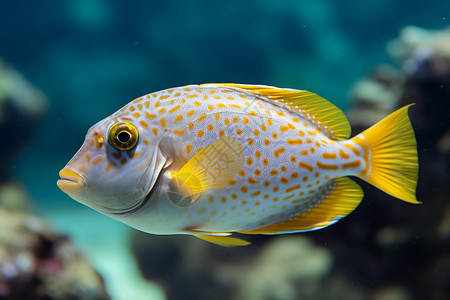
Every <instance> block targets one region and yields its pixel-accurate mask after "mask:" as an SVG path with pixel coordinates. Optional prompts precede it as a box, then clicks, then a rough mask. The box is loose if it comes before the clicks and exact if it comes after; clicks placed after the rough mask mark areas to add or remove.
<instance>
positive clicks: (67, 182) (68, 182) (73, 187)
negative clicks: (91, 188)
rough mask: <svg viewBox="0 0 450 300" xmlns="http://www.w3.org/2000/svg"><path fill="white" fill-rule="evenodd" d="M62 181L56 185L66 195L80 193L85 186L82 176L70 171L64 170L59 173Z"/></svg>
mask: <svg viewBox="0 0 450 300" xmlns="http://www.w3.org/2000/svg"><path fill="white" fill-rule="evenodd" d="M59 177H61V179H59V180H58V182H57V183H56V184H57V185H58V187H59V188H60V189H61V190H62V191H63V192H64V193H66V194H71V193H74V192H76V191H79V190H80V189H81V188H82V187H83V186H84V179H83V177H81V175H80V174H78V173H77V172H74V171H72V170H69V169H65V168H64V169H62V170H61V171H60V172H59Z"/></svg>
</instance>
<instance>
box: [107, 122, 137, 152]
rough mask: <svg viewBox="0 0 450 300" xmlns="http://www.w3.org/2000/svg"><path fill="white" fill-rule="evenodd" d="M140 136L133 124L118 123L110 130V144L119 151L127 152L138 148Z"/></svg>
mask: <svg viewBox="0 0 450 300" xmlns="http://www.w3.org/2000/svg"><path fill="white" fill-rule="evenodd" d="M138 136H139V134H138V131H137V129H136V127H134V125H133V124H130V123H127V122H118V123H116V124H114V125H112V126H111V128H110V129H109V131H108V142H109V144H110V145H111V146H113V147H114V148H116V149H117V150H120V151H126V150H130V149H132V148H133V147H134V146H136V144H137V142H138Z"/></svg>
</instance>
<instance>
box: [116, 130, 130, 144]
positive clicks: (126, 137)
mask: <svg viewBox="0 0 450 300" xmlns="http://www.w3.org/2000/svg"><path fill="white" fill-rule="evenodd" d="M130 139H131V135H130V134H129V133H128V132H126V131H121V132H119V134H118V135H117V140H118V141H119V142H121V143H127V142H128V141H130Z"/></svg>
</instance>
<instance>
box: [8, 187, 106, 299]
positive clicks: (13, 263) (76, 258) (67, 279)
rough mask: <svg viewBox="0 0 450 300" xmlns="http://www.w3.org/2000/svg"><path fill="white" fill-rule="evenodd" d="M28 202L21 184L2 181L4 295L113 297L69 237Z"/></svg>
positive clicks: (17, 296) (14, 296)
mask: <svg viewBox="0 0 450 300" xmlns="http://www.w3.org/2000/svg"><path fill="white" fill-rule="evenodd" d="M26 202H27V199H26V195H25V194H24V192H23V191H22V189H21V188H20V186H19V185H17V184H13V183H7V184H3V185H2V186H0V299H99V300H100V299H110V297H109V296H108V294H107V292H106V290H105V286H104V284H103V280H102V278H101V276H100V275H99V274H98V273H97V272H96V271H95V270H94V269H93V268H92V267H91V266H90V264H89V262H88V260H87V259H86V258H85V257H84V256H83V255H82V254H81V253H80V252H79V251H78V250H77V249H76V248H75V246H74V245H73V244H72V242H71V241H70V239H69V238H68V237H67V236H64V235H60V234H58V233H55V232H54V231H53V230H52V229H51V228H50V227H49V225H48V224H47V223H46V222H45V221H44V220H42V219H41V218H39V217H37V216H35V215H34V214H32V213H31V212H30V211H28V210H26V209H24V207H28V204H27V203H26Z"/></svg>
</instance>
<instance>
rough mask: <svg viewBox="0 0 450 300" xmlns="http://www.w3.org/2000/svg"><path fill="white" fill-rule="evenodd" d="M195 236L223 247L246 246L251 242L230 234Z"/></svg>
mask: <svg viewBox="0 0 450 300" xmlns="http://www.w3.org/2000/svg"><path fill="white" fill-rule="evenodd" d="M195 237H198V238H199V239H202V240H204V241H207V242H210V243H213V244H216V245H219V246H223V247H236V246H247V245H250V244H251V243H250V242H247V241H244V240H241V239H238V238H234V237H230V236H218V235H195Z"/></svg>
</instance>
